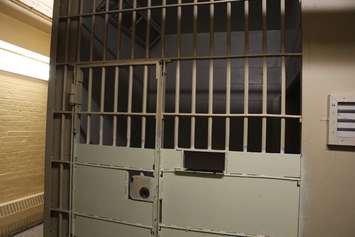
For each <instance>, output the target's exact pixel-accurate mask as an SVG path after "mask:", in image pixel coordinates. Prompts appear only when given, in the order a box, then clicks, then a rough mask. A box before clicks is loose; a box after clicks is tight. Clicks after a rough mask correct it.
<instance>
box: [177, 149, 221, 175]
mask: <svg viewBox="0 0 355 237" xmlns="http://www.w3.org/2000/svg"><path fill="white" fill-rule="evenodd" d="M225 159H226V157H225V153H223V152H197V151H184V168H185V169H187V170H191V171H203V172H216V173H217V172H218V173H223V172H224V170H225Z"/></svg>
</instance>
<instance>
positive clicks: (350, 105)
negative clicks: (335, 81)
mask: <svg viewBox="0 0 355 237" xmlns="http://www.w3.org/2000/svg"><path fill="white" fill-rule="evenodd" d="M328 145H338V146H355V96H354V97H346V96H336V95H330V96H329V131H328Z"/></svg>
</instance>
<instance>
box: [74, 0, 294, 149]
mask: <svg viewBox="0 0 355 237" xmlns="http://www.w3.org/2000/svg"><path fill="white" fill-rule="evenodd" d="M232 2H233V1H225V7H226V8H227V30H226V35H227V37H226V45H227V50H226V56H220V57H218V56H215V55H214V52H213V51H214V50H213V44H214V32H213V27H214V26H213V23H214V5H215V4H216V2H214V1H212V0H211V1H210V2H208V3H209V4H210V5H209V6H210V20H211V21H210V49H209V51H210V53H209V56H208V57H204V58H203V57H198V56H197V54H196V35H197V34H198V32H197V24H196V22H197V19H198V5H199V4H192V5H191V6H193V9H194V11H193V12H194V13H193V14H194V24H193V25H194V32H193V45H194V49H193V56H192V57H191V58H189V57H185V58H183V57H181V52H180V51H181V49H180V48H181V9H182V6H181V5H179V4H178V5H177V7H176V9H177V19H178V21H177V28H178V30H177V31H178V32H177V38H178V40H177V57H176V59H175V60H176V62H177V65H176V88H175V113H165V112H163V114H164V115H165V116H169V115H173V116H175V119H174V121H175V128H174V131H175V134H174V147H175V148H178V136H179V134H178V131H179V129H178V127H179V117H181V116H191V121H192V122H191V125H192V126H191V135H190V138H191V140H190V141H191V147H192V148H193V147H194V137H195V126H194V124H195V118H196V117H199V116H200V117H204V116H207V117H208V149H210V148H211V143H212V141H211V140H212V123H213V119H212V118H213V117H219V116H222V117H225V118H226V128H225V132H226V134H225V135H226V137H225V143H226V144H225V145H226V149H228V143H229V137H230V136H229V133H230V118H231V117H244V132H243V133H244V138H243V147H244V150H245V151H247V147H248V144H247V143H248V118H249V117H261V118H262V151H263V152H265V147H266V132H267V131H266V127H267V123H266V121H267V118H268V117H275V118H281V123H282V126H281V152H284V146H285V122H286V118H300V116H297V115H286V110H285V107H286V99H285V97H286V88H285V87H286V82H285V80H286V79H285V73H286V72H285V71H286V70H285V57H286V56H289V55H287V54H286V53H285V46H284V44H285V43H284V42H285V37H286V36H285V23H284V17H285V16H284V7H285V2H284V0H282V1H281V2H282V4H281V6H282V9H283V10H282V14H281V17H282V20H281V21H282V40H281V42H282V47H281V54H280V57H281V59H282V90H281V91H282V93H281V94H282V96H281V97H282V99H281V101H282V103H281V104H282V105H281V110H282V111H281V115H273V114H268V113H267V63H266V58H267V57H273V56H276V55H272V54H268V53H267V36H266V34H267V23H266V14H267V13H266V1H265V0H263V23H262V25H263V53H261V54H259V55H249V56H255V57H261V58H263V90H262V93H263V96H262V97H263V102H262V103H263V106H262V107H263V108H262V114H259V115H254V114H249V113H248V107H249V106H248V101H249V98H248V96H249V95H248V92H249V82H248V79H249V66H248V64H249V63H248V59H247V57H248V53H249V52H248V48H249V42H248V40H249V29H248V20H249V6H248V3H247V2H245V6H244V8H245V9H244V11H245V19H246V20H245V55H244V56H245V58H246V59H245V75H244V114H230V89H231V88H230V83H231V82H230V81H231V65H230V64H231V59H232V58H233V57H234V56H233V55H232V54H231V38H230V37H231V30H230V27H231V26H230V24H231V23H230V20H231V19H230V17H231V16H230V15H231V14H232V13H231V5H232ZM195 3H196V2H195ZM220 3H221V2H220V1H218V4H220ZM121 4H122V2H120V8H121V7H122V5H121ZM163 5H165V3H164V4H163ZM134 9H138V8H137V7H136V8H134ZM146 9H147V11H149V12H150V11H151V8H150V7H147V8H146ZM106 12H107V7H106ZM118 12H119V18H120V17H121V19H122V12H124V11H118ZM164 12H165V13H164ZM106 15H107V14H106ZM165 15H166V8H165V7H162V20H163V19H165ZM67 19H68V20H70V18H67ZM135 19H136V11H133V12H132V21H133V22H135ZM119 23H121V20H120V19H119ZM162 23H163V24H165V20H163V21H162ZM119 25H121V24H119ZM92 26H93V27H92V32H91V35H92V34H93V31H94V27H95V18H94V17H93V20H92ZM146 27H147V30H148V31H147V36H146V55H145V57H146V58H147V59H148V58H149V48H148V47H147V44H148V37H149V36H148V34H149V21H148V22H147V25H146ZM162 29H163V30H164V29H165V26H164V27H162ZM134 30H135V24H132V34H131V59H134V46H133V45H134V36H135V33H134ZM119 34H120V31H119ZM164 37H165V33H164V31H163V32H162V42H163V43H162V48H161V57H162V58H165V53H164V52H165V43H164V42H165V40H164ZM119 38H120V37H119ZM92 41H93V39H92V38H91V43H90V58H91V61H93V60H92V47H93V42H92ZM105 42H106V40H105ZM147 51H148V52H147ZM294 55H295V56H298V55H299V54H294ZM291 56H292V54H291ZM240 57H243V56H240ZM219 58H225V59H226V61H227V75H226V88H227V90H226V114H224V115H218V114H213V111H212V108H213V62H214V59H219ZM105 59H106V58H105ZM200 59H201V60H204V59H206V60H209V111H208V114H198V113H196V61H197V60H200ZM182 60H192V61H193V74H192V98H193V99H192V103H191V106H192V112H191V113H190V114H188V113H187V114H183V113H179V99H180V62H181V61H182ZM103 65H105V63H103ZM144 67H145V73H144V77H145V79H144V81H145V82H146V80H147V68H148V67H147V66H144ZM116 68H117V69H116V73H115V74H117V76H115V78H116V79H115V81H117V84H116V82H115V88H116V89H115V91H117V87H118V81H119V80H118V72H117V71H118V70H119V67H116ZM104 70H105V69H104V67H103V68H102V75H104ZM89 75H91V77H92V68H89ZM102 78H104V76H102ZM91 80H92V78H91V79H90V76H89V100H91V93H92V92H91V90H92V88H91V90H90V84H91V86H92V82H91V83H90V81H91ZM103 80H104V79H103ZM132 80H133V66H130V87H129V91H130V93H132V92H131V91H132V86H131V81H132ZM145 82H144V83H145ZM103 87H104V83H103V82H102V90H103ZM146 90H147V87H146V84H145V85H144V89H143V94H144V96H143V101H142V103H143V111H142V113H140V114H136V115H142V131H141V140H142V141H141V146H142V147H144V144H145V141H144V139H145V120H146V116H150V114H146V99H144V98H146V96H147V94H146V93H147V92H146ZM115 93H116V92H115ZM101 96H104V93H101ZM115 97H117V94H115ZM131 98H132V94H130V96H129V100H131ZM116 100H117V98H115V104H116V106H114V107H115V109H114V113H117V109H116V107H117V101H116ZM130 103H131V101H130ZM89 105H90V106H89V107H91V103H89ZM130 107H131V106H129V108H130ZM102 108H103V106H101V111H100V113H102V114H103V110H102ZM131 113H132V111H130V109H129V110H128V112H127V113H126V114H125V115H127V116H128V118H127V143H128V145H127V146H129V142H130V132H131V124H130V121H129V120H130V118H131V115H134V114H133V113H132V114H131ZM92 114H93V113H91V111H90V109H89V110H88V121H87V122H88V125H89V124H90V116H91V115H92ZM116 115H118V114H114V124H115V125H114V126H113V127H114V131H113V134H114V136H113V137H114V140H115V139H116V136H117V134H116V133H117V131H116V128H117V117H116ZM100 119H101V121H102V116H101V117H100ZM100 123H101V124H102V122H100ZM100 127H101V130H102V125H100ZM87 129H88V135H90V126H87ZM101 130H100V132H101ZM100 137H101V138H100V144H101V143H102V141H101V140H102V134H100ZM89 139H90V136H88V138H87V143H89ZM113 144H115V142H113Z"/></svg>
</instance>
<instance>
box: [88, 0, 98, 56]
mask: <svg viewBox="0 0 355 237" xmlns="http://www.w3.org/2000/svg"><path fill="white" fill-rule="evenodd" d="M92 4H93V7H92V8H93V13H95V12H96V8H95V6H96V0H93V3H92ZM95 24H96V15H95V14H92V19H91V32H90V60H89V61H90V63H91V62H92V61H93V56H94V44H95Z"/></svg>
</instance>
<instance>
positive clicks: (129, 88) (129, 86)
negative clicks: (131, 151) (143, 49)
mask: <svg viewBox="0 0 355 237" xmlns="http://www.w3.org/2000/svg"><path fill="white" fill-rule="evenodd" d="M128 80H129V82H128V108H127V110H128V114H130V113H131V112H132V90H133V66H129V79H128ZM131 123H132V121H131V116H130V115H128V117H127V144H126V146H127V147H130V145H131Z"/></svg>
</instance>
